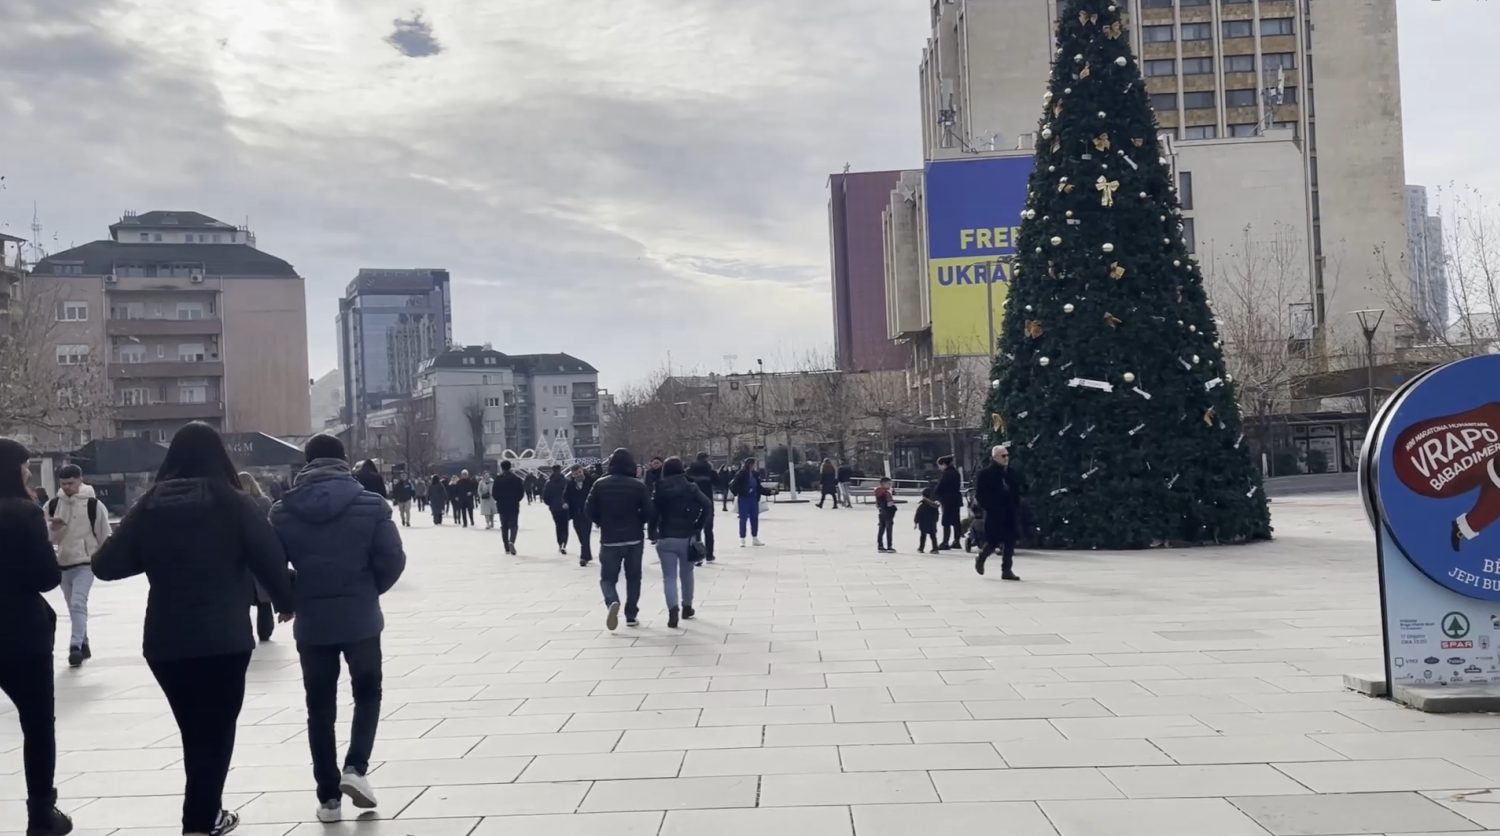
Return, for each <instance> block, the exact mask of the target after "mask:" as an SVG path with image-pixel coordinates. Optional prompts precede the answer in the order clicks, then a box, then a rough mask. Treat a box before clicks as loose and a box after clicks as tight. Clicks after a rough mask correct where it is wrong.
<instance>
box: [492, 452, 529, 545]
mask: <svg viewBox="0 0 1500 836" xmlns="http://www.w3.org/2000/svg"><path fill="white" fill-rule="evenodd" d="M491 492H492V493H493V494H494V497H495V510H496V511H497V512H499V514H500V538H501V540H503V541H504V542H505V552H506V554H515V553H516V534H517V533H519V530H520V522H521V500H522V498H524V497H525V496H526V482H525V480H523V479H522V478H521V477H519V476H517V475H516V474H515V472H514V471H513V470H511V466H510V462H508V461H504V460H502V461H501V462H500V478H498V479H496V480H495V484H494V487H493V488H491Z"/></svg>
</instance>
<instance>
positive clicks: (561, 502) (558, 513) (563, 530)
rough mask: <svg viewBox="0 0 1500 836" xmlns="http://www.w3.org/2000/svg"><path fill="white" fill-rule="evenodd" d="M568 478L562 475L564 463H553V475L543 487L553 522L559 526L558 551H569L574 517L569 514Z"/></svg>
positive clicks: (559, 552) (543, 495) (543, 500)
mask: <svg viewBox="0 0 1500 836" xmlns="http://www.w3.org/2000/svg"><path fill="white" fill-rule="evenodd" d="M567 487H568V483H567V480H566V479H564V478H563V475H562V465H560V464H554V465H552V475H550V476H548V477H547V486H546V487H544V488H542V502H543V503H545V504H546V506H547V510H548V511H550V512H551V513H552V524H553V526H555V527H556V528H557V553H558V554H567V553H568V526H569V525H570V524H571V522H572V518H570V517H569V516H568V508H567V499H566V498H565V491H566V490H567Z"/></svg>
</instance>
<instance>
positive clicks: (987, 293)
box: [984, 259, 1000, 356]
mask: <svg viewBox="0 0 1500 836" xmlns="http://www.w3.org/2000/svg"><path fill="white" fill-rule="evenodd" d="M999 269H1000V260H999V259H995V266H994V269H993V270H991V271H990V275H989V276H988V277H987V278H986V280H985V283H984V313H985V315H986V316H987V317H989V323H990V343H989V345H988V346H987V347H986V348H985V350H984V353H985V356H992V355H993V354H994V353H995V272H994V271H995V270H999Z"/></svg>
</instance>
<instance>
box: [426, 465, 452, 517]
mask: <svg viewBox="0 0 1500 836" xmlns="http://www.w3.org/2000/svg"><path fill="white" fill-rule="evenodd" d="M427 504H428V505H429V506H431V508H432V524H433V525H442V524H443V509H444V508H446V507H447V505H448V486H447V485H444V484H443V479H442V477H441V476H434V477H432V484H431V485H429V486H428V487H427Z"/></svg>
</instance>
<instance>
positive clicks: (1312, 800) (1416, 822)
mask: <svg viewBox="0 0 1500 836" xmlns="http://www.w3.org/2000/svg"><path fill="white" fill-rule="evenodd" d="M1228 801H1229V802H1230V803H1232V804H1234V806H1236V807H1238V808H1239V809H1240V810H1242V811H1243V812H1244V813H1245V814H1246V815H1248V816H1250V817H1251V818H1252V819H1254V820H1255V821H1256V822H1257V823H1258V824H1259V825H1260V826H1261V827H1263V828H1265V829H1266V830H1267V831H1269V832H1270V833H1272V834H1274V836H1324V834H1359V833H1422V832H1442V831H1463V830H1479V829H1481V828H1480V827H1479V826H1478V825H1476V824H1474V823H1472V822H1470V821H1469V820H1468V819H1466V818H1464V817H1463V816H1460V815H1458V814H1457V813H1454V812H1452V811H1450V810H1447V809H1445V808H1444V807H1443V806H1442V805H1440V804H1438V803H1437V802H1435V801H1433V800H1431V799H1428V798H1423V797H1422V796H1420V795H1418V794H1416V793H1409V792H1400V793H1358V794H1353V795H1294V796H1261V797H1256V798H1237V797H1232V798H1229V799H1228Z"/></svg>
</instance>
